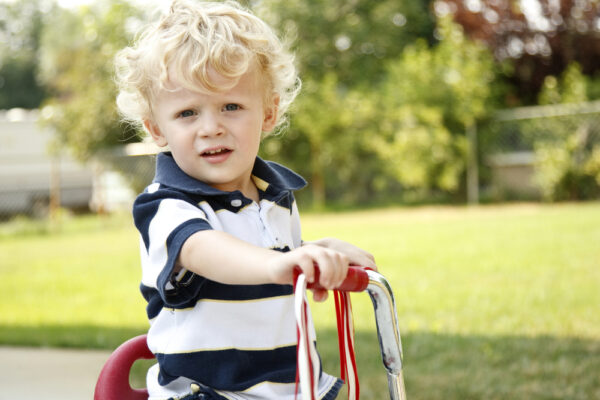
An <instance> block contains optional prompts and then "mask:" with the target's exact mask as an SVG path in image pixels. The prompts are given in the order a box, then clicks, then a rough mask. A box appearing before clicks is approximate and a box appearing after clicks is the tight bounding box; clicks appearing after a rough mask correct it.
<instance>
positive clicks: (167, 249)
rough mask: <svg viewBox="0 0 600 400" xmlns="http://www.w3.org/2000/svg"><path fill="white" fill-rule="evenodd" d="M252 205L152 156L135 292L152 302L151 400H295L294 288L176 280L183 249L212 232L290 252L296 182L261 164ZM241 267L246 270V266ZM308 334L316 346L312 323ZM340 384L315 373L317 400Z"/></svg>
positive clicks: (137, 212)
mask: <svg viewBox="0 0 600 400" xmlns="http://www.w3.org/2000/svg"><path fill="white" fill-rule="evenodd" d="M252 179H253V180H254V183H255V184H256V187H257V188H258V190H259V195H260V201H259V203H256V202H254V201H252V200H250V199H248V198H246V197H245V196H243V195H242V193H241V192H239V191H234V192H223V191H220V190H218V189H215V188H213V187H211V186H209V185H207V184H205V183H203V182H201V181H198V180H196V179H194V178H192V177H190V176H189V175H187V174H185V173H184V172H183V171H182V170H181V169H180V168H179V167H178V166H177V164H176V163H175V161H174V159H173V157H172V156H171V155H170V154H169V153H160V154H159V155H158V156H157V164H156V176H155V178H154V181H153V183H152V184H151V185H150V186H148V187H147V188H146V190H145V191H144V192H143V193H142V194H140V195H139V196H138V197H137V199H136V201H135V203H134V206H133V216H134V221H135V225H136V227H137V228H138V230H139V232H140V236H141V246H140V247H141V262H142V282H141V285H140V287H141V291H142V294H143V296H144V298H145V299H146V301H147V302H148V304H147V309H146V310H147V314H148V318H149V320H150V329H149V331H148V346H149V347H150V349H151V350H152V352H153V353H154V354H155V355H156V358H157V360H158V364H156V365H155V366H153V367H152V368H150V370H149V371H148V377H147V385H148V391H149V393H150V399H151V400H155V399H167V398H170V397H178V396H182V395H184V394H186V393H189V391H190V384H191V383H200V384H202V385H204V386H208V387H210V388H212V389H213V390H215V391H216V392H217V393H218V394H219V395H220V396H222V397H223V398H225V399H284V400H285V399H289V400H291V399H294V397H295V396H294V394H295V389H296V385H295V381H296V325H295V317H294V308H293V302H294V299H293V293H292V287H291V286H290V285H275V284H267V285H226V284H221V283H218V282H214V281H211V280H209V279H206V278H204V277H202V276H199V275H197V274H194V273H191V272H189V271H186V270H185V269H183V270H181V271H179V272H178V273H175V272H174V267H175V263H176V260H177V257H178V255H179V252H180V250H181V247H182V246H183V243H184V242H185V240H186V239H187V238H188V237H190V235H192V234H194V233H195V232H198V231H201V230H206V229H215V230H220V231H224V232H227V233H229V234H231V235H233V236H235V237H237V238H239V239H242V240H244V241H246V242H248V243H251V244H254V245H256V246H260V247H265V248H270V249H274V250H278V251H289V250H291V249H294V248H296V247H298V246H300V244H301V236H300V219H299V215H298V209H297V207H296V203H295V200H294V196H293V191H294V190H298V189H300V188H302V187H304V186H305V185H306V182H305V181H304V179H302V177H300V176H299V175H297V174H295V173H294V172H292V171H291V170H289V169H287V168H285V167H283V166H281V165H279V164H276V163H274V162H269V161H264V160H262V159H260V158H258V157H257V159H256V162H255V165H254V169H253V171H252ZM242 262H243V261H242ZM311 332H312V335H313V338H316V335H315V333H314V327H313V326H312V321H311ZM340 385H341V381H339V380H338V379H336V378H334V377H332V376H330V375H327V374H325V373H321V378H320V381H319V396H320V398H321V399H333V398H335V396H336V395H337V392H338V391H339V387H340Z"/></svg>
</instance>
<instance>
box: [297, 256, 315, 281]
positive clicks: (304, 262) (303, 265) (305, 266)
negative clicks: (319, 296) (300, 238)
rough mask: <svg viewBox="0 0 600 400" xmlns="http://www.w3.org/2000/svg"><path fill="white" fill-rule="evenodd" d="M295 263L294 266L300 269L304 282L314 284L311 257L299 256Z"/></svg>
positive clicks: (313, 268)
mask: <svg viewBox="0 0 600 400" xmlns="http://www.w3.org/2000/svg"><path fill="white" fill-rule="evenodd" d="M296 262H297V264H296V265H297V266H298V268H300V270H301V271H302V273H303V274H304V276H305V277H306V281H307V282H309V283H312V282H314V280H315V266H314V263H313V259H312V258H311V257H308V256H307V255H301V256H300V257H299V258H298V260H297V261H296Z"/></svg>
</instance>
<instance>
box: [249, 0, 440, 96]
mask: <svg viewBox="0 0 600 400" xmlns="http://www.w3.org/2000/svg"><path fill="white" fill-rule="evenodd" d="M257 13H258V14H259V15H260V16H262V17H263V18H265V20H267V21H268V22H269V23H270V24H271V26H274V27H276V28H277V29H278V30H279V31H280V33H281V34H284V35H286V36H288V37H289V39H290V40H292V41H293V48H294V51H295V52H296V54H297V58H298V64H299V66H300V70H301V75H302V78H303V79H312V80H314V81H320V80H322V79H323V78H324V77H325V75H327V74H330V73H333V74H335V75H336V77H337V81H338V83H339V84H340V85H343V86H348V87H356V86H357V85H358V84H363V85H366V86H371V85H372V84H373V83H375V82H377V81H378V80H379V78H380V77H381V73H382V72H383V66H384V64H385V60H390V59H394V58H396V57H398V55H399V54H400V53H401V52H402V49H403V48H404V47H405V46H406V45H408V44H410V43H412V42H413V41H414V40H415V39H416V38H426V39H427V40H429V41H432V40H433V28H434V24H435V22H434V19H433V16H432V15H431V13H430V12H429V7H428V1H426V0H418V1H411V2H398V1H395V0H352V1H346V0H264V1H262V2H260V4H259V6H258V7H257Z"/></svg>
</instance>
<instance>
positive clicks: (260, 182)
mask: <svg viewBox="0 0 600 400" xmlns="http://www.w3.org/2000/svg"><path fill="white" fill-rule="evenodd" d="M252 180H253V181H254V184H255V185H256V187H257V188H258V189H259V190H261V191H263V192H266V191H267V188H268V187H269V182H267V181H265V180H262V179H260V178H259V177H258V176H256V175H252Z"/></svg>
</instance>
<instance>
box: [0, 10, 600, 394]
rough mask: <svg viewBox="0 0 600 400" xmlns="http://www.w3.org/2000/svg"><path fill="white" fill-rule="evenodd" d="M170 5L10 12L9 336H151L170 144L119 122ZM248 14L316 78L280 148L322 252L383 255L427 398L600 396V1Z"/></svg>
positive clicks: (4, 306) (5, 287)
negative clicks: (160, 146) (160, 15)
mask: <svg viewBox="0 0 600 400" xmlns="http://www.w3.org/2000/svg"><path fill="white" fill-rule="evenodd" d="M167 4H168V2H166V1H160V0H154V1H142V0H139V1H133V0H132V1H123V0H100V1H76V0H70V1H69V0H60V1H59V0H0V110H2V111H0V345H10V346H15V345H20V346H50V347H76V348H101V349H113V348H114V347H116V345H118V344H119V343H120V342H122V341H123V340H125V339H126V338H128V337H130V336H132V335H134V334H137V333H143V332H144V330H145V329H146V324H147V322H146V321H145V317H144V310H143V309H144V304H143V299H141V296H140V295H139V294H138V291H137V285H138V282H139V260H138V255H137V252H138V249H137V244H138V243H137V235H136V232H135V229H134V228H133V227H132V221H131V217H130V215H129V212H130V209H131V204H132V202H133V200H134V198H135V196H136V194H137V193H139V192H140V191H141V190H143V188H144V187H145V186H146V185H147V184H148V183H150V182H151V180H152V178H153V175H154V156H155V153H156V148H155V147H154V146H153V145H152V144H151V143H149V142H148V140H147V138H146V137H144V134H143V133H142V132H140V131H139V130H137V129H136V128H135V127H133V126H129V125H128V124H126V123H124V122H122V121H120V120H119V116H118V114H117V110H116V106H115V96H116V88H115V85H114V83H113V64H112V60H113V58H114V55H115V53H116V52H117V51H118V50H119V49H120V48H122V47H124V46H126V45H127V44H128V43H129V42H130V41H131V40H132V38H133V37H134V34H135V32H136V31H137V30H138V29H139V27H140V26H142V25H143V24H144V23H145V22H146V21H148V20H150V19H153V18H154V17H155V16H156V13H157V10H159V9H160V8H161V7H165V6H166V5H167ZM243 4H245V5H246V6H248V7H249V8H251V9H253V10H254V11H255V12H256V13H257V14H258V15H259V16H260V17H262V18H263V19H265V20H266V21H267V22H268V23H269V24H271V26H273V27H274V28H275V29H276V30H277V31H278V33H279V34H280V35H281V36H282V37H284V38H286V40H287V41H288V42H289V43H290V45H291V47H292V48H293V50H294V51H295V52H296V55H297V57H296V62H297V66H298V68H299V71H300V76H301V78H302V80H303V89H302V92H301V94H300V96H299V97H298V99H297V101H296V102H295V104H294V106H293V108H292V110H291V113H290V123H289V127H288V128H287V129H285V131H283V132H282V133H280V134H278V135H276V136H273V137H270V138H267V139H265V141H264V142H263V145H262V149H261V156H263V157H265V158H267V159H270V160H274V161H278V162H281V163H283V164H285V165H288V166H289V167H291V168H293V169H294V170H296V171H297V172H299V173H300V174H302V175H303V176H304V177H305V178H307V180H308V181H309V186H308V187H307V188H306V189H305V190H303V191H301V192H299V193H298V194H297V198H298V200H299V205H300V208H301V210H302V211H303V212H305V216H304V217H303V226H304V230H305V235H306V236H307V237H306V239H311V238H317V237H321V236H330V235H331V236H339V237H341V238H343V239H346V240H349V241H352V242H354V243H356V244H358V245H360V246H362V247H365V248H368V249H371V250H372V252H373V253H374V254H375V255H376V256H377V258H378V260H379V262H380V265H382V268H384V271H386V272H385V274H386V275H387V276H389V278H390V280H391V282H392V286H393V287H394V288H395V289H397V291H398V292H399V293H397V296H398V301H399V307H398V308H399V314H400V321H401V322H400V324H401V331H406V332H408V339H407V340H405V347H406V349H405V350H406V353H407V360H410V361H407V363H409V365H410V362H412V363H413V367H412V369H410V368H409V369H408V371H407V382H408V383H407V387H408V388H409V398H423V399H436V398H440V399H441V398H445V399H448V398H456V399H468V398H473V399H478V398H486V399H493V398H498V399H500V398H511V399H518V398H523V399H531V398H539V399H592V398H600V381H599V379H600V378H599V377H598V374H597V371H598V370H600V317H599V315H600V312H599V311H600V310H598V304H600V295H599V294H598V293H600V290H599V288H600V268H599V267H600V250H599V249H600V246H598V243H600V203H599V202H598V200H600V3H599V2H598V1H596V0H443V1H442V0H256V1H245V2H243ZM467 205H469V206H470V207H466V206H467ZM358 304H359V305H358V306H357V309H358V310H360V312H359V314H360V315H362V314H368V313H370V310H368V308H369V307H370V305H369V304H368V303H366V304H362V303H360V300H359V303H358ZM361 304H362V305H361ZM65 310H67V311H65ZM316 315H317V317H319V316H321V317H322V318H321V322H318V323H317V324H318V325H319V329H320V330H321V332H322V333H321V334H320V335H322V336H323V337H324V342H325V343H328V344H327V347H328V348H333V349H334V350H335V349H336V345H335V344H332V343H329V342H331V341H332V340H335V332H333V329H334V327H335V324H334V323H331V321H330V319H331V315H332V314H331V312H330V311H319V310H317V311H316ZM317 319H318V318H317ZM357 327H358V328H357V334H358V338H359V340H360V341H361V343H363V346H364V347H366V348H367V349H368V350H367V351H365V352H363V354H368V355H369V356H368V357H370V356H372V355H374V357H375V358H377V357H378V349H377V342H376V336H374V335H375V334H374V327H373V325H372V324H371V321H370V320H369V321H367V322H364V323H358V325H357ZM359 346H360V344H359V345H357V347H359ZM358 352H359V355H360V350H358ZM325 353H327V352H325ZM335 357H336V355H335V354H333V353H332V354H330V355H327V354H325V355H324V362H325V363H326V364H327V363H329V364H331V365H335ZM365 357H367V356H365ZM361 362H363V363H365V365H373V367H372V368H371V367H369V371H371V370H372V371H373V372H372V373H371V372H368V373H365V374H366V378H365V379H366V381H367V383H366V389H365V390H364V392H363V396H364V397H365V398H372V399H381V398H384V397H385V396H386V395H385V390H383V392H382V391H381V389H382V388H383V389H385V378H383V379H384V380H380V378H379V377H376V376H379V375H381V376H384V375H383V370H381V371H380V370H379V368H381V367H380V365H379V363H380V361H378V360H375V361H373V362H372V363H371V361H369V360H362V361H361ZM370 363H371V364H370ZM334 368H337V367H334ZM142 369H143V368H142ZM411 371H412V372H411ZM359 372H360V371H359ZM473 377H476V378H477V379H473ZM0 386H1V385H0ZM1 397H2V395H0V398H1Z"/></svg>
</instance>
